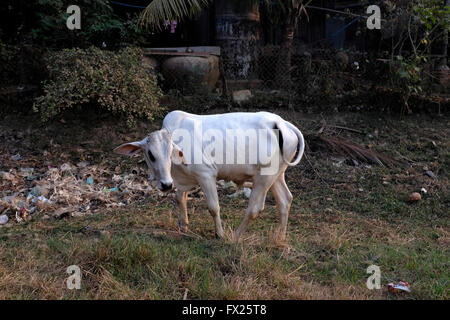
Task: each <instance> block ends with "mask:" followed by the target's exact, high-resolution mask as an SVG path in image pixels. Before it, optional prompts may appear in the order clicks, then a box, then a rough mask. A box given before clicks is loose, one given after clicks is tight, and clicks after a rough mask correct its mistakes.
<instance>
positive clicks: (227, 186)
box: [217, 180, 237, 190]
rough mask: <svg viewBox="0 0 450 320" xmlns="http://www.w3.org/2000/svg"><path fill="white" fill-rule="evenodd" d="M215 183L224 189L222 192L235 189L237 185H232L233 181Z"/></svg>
mask: <svg viewBox="0 0 450 320" xmlns="http://www.w3.org/2000/svg"><path fill="white" fill-rule="evenodd" d="M217 183H218V184H219V186H221V187H222V189H224V190H227V189H230V188H237V184H236V183H234V182H233V181H228V182H225V181H224V180H220V181H218V182H217Z"/></svg>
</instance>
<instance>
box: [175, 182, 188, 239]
mask: <svg viewBox="0 0 450 320" xmlns="http://www.w3.org/2000/svg"><path fill="white" fill-rule="evenodd" d="M177 202H178V227H180V229H181V230H182V231H183V232H186V231H188V230H189V219H188V211H187V192H185V191H179V190H177Z"/></svg>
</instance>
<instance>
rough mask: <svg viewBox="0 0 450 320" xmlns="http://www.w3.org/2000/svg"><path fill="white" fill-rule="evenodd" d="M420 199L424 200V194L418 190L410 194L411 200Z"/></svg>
mask: <svg viewBox="0 0 450 320" xmlns="http://www.w3.org/2000/svg"><path fill="white" fill-rule="evenodd" d="M420 200H422V196H421V195H420V193H418V192H413V193H411V195H410V196H409V201H411V202H417V201H420Z"/></svg>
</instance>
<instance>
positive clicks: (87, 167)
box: [0, 161, 167, 222]
mask: <svg viewBox="0 0 450 320" xmlns="http://www.w3.org/2000/svg"><path fill="white" fill-rule="evenodd" d="M119 171H122V170H119ZM68 173H70V174H68ZM147 175H148V172H147V171H146V170H141V169H140V168H136V170H135V174H131V173H130V171H129V170H123V174H114V172H111V170H110V169H109V168H107V167H105V166H103V165H101V164H95V165H91V164H89V163H88V162H86V161H85V162H83V161H82V162H79V163H77V165H76V166H74V165H72V164H70V163H63V164H62V165H57V166H55V167H53V166H50V165H46V166H45V167H39V168H32V167H23V168H20V169H17V170H16V169H10V170H9V171H8V172H6V171H0V214H6V215H8V216H9V217H15V220H16V221H17V222H23V221H28V220H30V219H32V218H33V215H34V213H37V212H39V213H42V214H43V216H44V215H47V216H48V217H49V218H50V217H56V218H59V217H61V216H65V215H67V214H69V215H70V216H81V215H84V214H87V213H93V212H96V211H98V210H104V209H105V208H116V207H123V206H125V205H127V204H129V203H132V202H134V201H136V200H141V199H145V198H147V196H148V194H152V195H153V196H156V197H159V196H167V195H166V194H164V195H161V194H159V193H157V192H156V191H155V189H154V188H153V187H152V186H151V184H150V181H149V180H148V177H147ZM94 177H95V183H94ZM13 190H14V191H13ZM12 192H14V193H12Z"/></svg>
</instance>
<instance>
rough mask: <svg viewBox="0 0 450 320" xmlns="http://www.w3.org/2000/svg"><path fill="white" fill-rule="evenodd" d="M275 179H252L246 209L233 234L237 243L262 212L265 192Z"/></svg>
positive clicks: (263, 177)
mask: <svg viewBox="0 0 450 320" xmlns="http://www.w3.org/2000/svg"><path fill="white" fill-rule="evenodd" d="M275 178H276V176H256V177H255V178H254V180H253V189H252V193H251V194H250V199H249V201H248V207H247V210H246V211H245V216H244V219H243V220H242V222H241V224H240V225H239V227H238V228H237V229H236V231H235V232H234V241H239V238H240V237H241V236H242V234H243V233H244V232H245V231H246V230H247V228H248V226H249V225H250V224H251V223H252V222H253V220H255V219H256V217H257V216H258V214H259V213H260V212H261V211H263V210H264V202H265V201H266V195H267V191H269V188H270V186H271V185H272V183H273V181H274V179H275Z"/></svg>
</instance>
